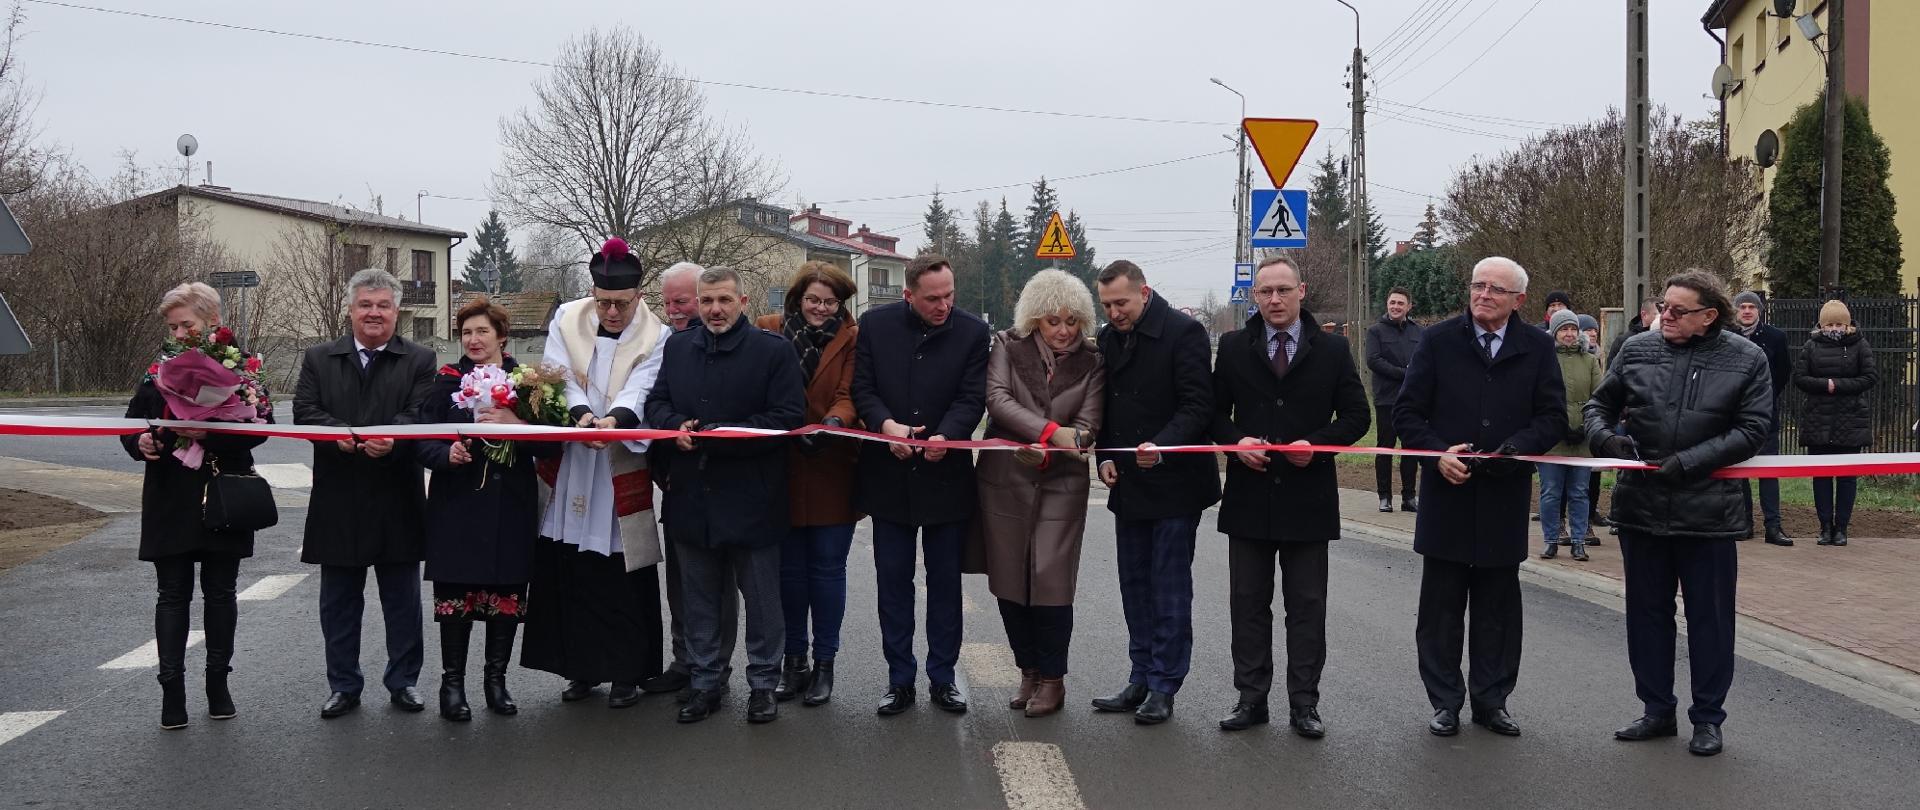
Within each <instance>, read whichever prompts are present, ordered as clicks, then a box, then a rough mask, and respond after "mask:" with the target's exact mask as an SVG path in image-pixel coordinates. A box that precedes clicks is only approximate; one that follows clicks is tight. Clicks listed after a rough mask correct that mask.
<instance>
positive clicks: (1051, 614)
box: [1000, 599, 1073, 678]
mask: <svg viewBox="0 0 1920 810" xmlns="http://www.w3.org/2000/svg"><path fill="white" fill-rule="evenodd" d="M1000 623H1001V624H1003V625H1005V626H1006V628H1007V646H1009V647H1012V648H1013V663H1014V665H1015V666H1018V667H1020V669H1021V670H1023V671H1024V670H1029V669H1031V670H1034V671H1035V672H1037V673H1039V675H1040V677H1042V678H1061V677H1065V676H1066V674H1067V646H1068V645H1069V644H1070V643H1071V642H1072V640H1073V606H1072V605H1023V604H1020V603H1019V602H1009V601H1007V600H1005V599H1002V600H1000Z"/></svg>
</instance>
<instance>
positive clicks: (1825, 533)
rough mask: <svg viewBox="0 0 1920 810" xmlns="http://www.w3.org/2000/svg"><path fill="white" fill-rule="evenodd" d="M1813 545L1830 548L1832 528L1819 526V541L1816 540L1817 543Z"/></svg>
mask: <svg viewBox="0 0 1920 810" xmlns="http://www.w3.org/2000/svg"><path fill="white" fill-rule="evenodd" d="M1814 545H1816V546H1831V545H1833V527H1832V526H1821V527H1820V539H1819V540H1817V541H1815V542H1814Z"/></svg>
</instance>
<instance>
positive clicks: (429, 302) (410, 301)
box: [400, 281, 437, 307]
mask: <svg viewBox="0 0 1920 810" xmlns="http://www.w3.org/2000/svg"><path fill="white" fill-rule="evenodd" d="M434 287H435V285H434V283H433V282H431V281H401V282H400V305H401V306H403V307H430V306H433V305H434V304H435V303H436V298H437V296H436V295H435V290H434Z"/></svg>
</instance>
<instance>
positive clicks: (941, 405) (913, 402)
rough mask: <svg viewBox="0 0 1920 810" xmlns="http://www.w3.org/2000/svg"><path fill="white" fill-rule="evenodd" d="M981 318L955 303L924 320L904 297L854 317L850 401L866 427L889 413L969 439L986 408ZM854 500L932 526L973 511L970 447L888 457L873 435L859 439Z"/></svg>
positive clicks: (930, 431)
mask: <svg viewBox="0 0 1920 810" xmlns="http://www.w3.org/2000/svg"><path fill="white" fill-rule="evenodd" d="M988 340H989V332H988V330H987V324H986V322H985V321H982V320H980V319H979V318H978V317H975V316H974V315H973V314H972V313H969V312H964V311H962V310H960V309H957V308H956V309H954V310H953V314H951V315H950V316H948V317H947V322H946V323H943V324H941V325H939V326H928V325H927V324H926V322H925V321H922V320H921V319H920V316H919V315H916V314H914V311H913V308H912V307H910V306H908V305H907V304H906V302H904V301H903V302H901V303H897V304H888V305H886V306H883V307H874V308H873V309H870V310H868V311H867V314H865V315H862V316H860V337H859V338H858V339H856V340H855V341H854V359H853V407H854V409H855V410H857V411H858V412H859V413H860V421H861V422H863V423H865V424H866V426H867V429H868V430H871V431H873V432H875V433H878V432H880V426H881V425H883V424H885V423H886V421H887V420H889V419H891V420H893V421H895V422H898V423H900V424H902V425H906V426H909V427H925V428H926V431H925V432H924V433H922V434H921V435H920V436H919V438H928V437H930V436H945V437H946V438H949V439H970V438H972V437H973V433H974V431H975V430H977V429H978V428H979V427H980V420H981V418H982V417H984V416H985V415H986V412H987V347H988ZM854 476H855V477H854V495H853V503H854V507H855V508H856V509H858V510H859V511H861V512H865V513H867V514H869V515H872V516H874V517H876V518H879V519H881V520H889V521H893V522H895V523H904V524H908V525H912V526H932V525H936V524H941V523H952V522H954V521H959V520H966V519H967V518H968V517H970V516H972V515H973V511H974V508H975V506H976V505H977V501H976V500H975V497H974V479H973V453H972V451H968V450H949V451H947V454H946V457H945V458H942V459H941V460H939V461H937V462H934V461H928V460H927V459H926V457H925V456H924V455H922V454H919V453H915V454H914V455H913V456H911V457H909V458H908V459H907V460H906V461H901V460H900V459H897V458H894V457H893V452H892V451H891V450H890V449H889V448H888V445H886V444H885V443H882V442H862V443H861V445H860V463H859V464H858V465H857V466H856V467H855V473H854Z"/></svg>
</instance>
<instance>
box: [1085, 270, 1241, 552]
mask: <svg viewBox="0 0 1920 810" xmlns="http://www.w3.org/2000/svg"><path fill="white" fill-rule="evenodd" d="M1099 345H1100V354H1101V355H1102V356H1103V357H1105V358H1106V363H1107V393H1106V415H1105V417H1104V418H1103V420H1102V422H1101V424H1100V446H1101V447H1139V446H1140V445H1141V444H1142V443H1144V442H1152V443H1154V444H1156V445H1160V446H1163V447H1170V446H1175V445H1183V444H1201V443H1203V442H1205V441H1206V439H1207V429H1208V427H1209V426H1210V425H1211V424H1212V422H1213V380H1212V379H1211V375H1210V374H1209V372H1208V368H1209V364H1210V358H1209V357H1208V347H1207V330H1206V327H1204V326H1201V325H1200V322H1199V321H1196V320H1194V319H1192V318H1189V317H1187V315H1186V314H1185V313H1182V312H1180V311H1179V310H1176V309H1174V308H1173V307H1172V305H1170V304H1168V303H1167V302H1166V299H1164V298H1161V297H1160V296H1158V295H1154V296H1152V297H1150V298H1148V299H1147V306H1146V310H1145V311H1144V312H1142V313H1141V315H1140V320H1139V321H1138V322H1136V323H1135V324H1134V327H1133V330H1132V331H1130V332H1122V331H1120V330H1118V329H1115V328H1113V326H1112V325H1108V326H1106V327H1104V328H1102V329H1101V330H1100V337H1099ZM1217 458H1218V457H1217V456H1215V455H1214V454H1212V453H1162V454H1160V463H1159V464H1155V465H1154V466H1152V467H1150V468H1147V469H1145V470H1142V469H1140V466H1139V465H1138V464H1136V463H1134V454H1133V453H1124V452H1116V453H1101V454H1100V462H1101V463H1103V464H1104V463H1106V462H1109V461H1110V462H1113V465H1114V469H1115V471H1116V472H1118V473H1119V476H1120V477H1119V480H1118V481H1116V482H1115V483H1114V485H1113V491H1112V492H1111V493H1109V495H1108V497H1107V510H1108V511H1111V512H1113V514H1114V515H1115V516H1117V517H1119V518H1120V519H1121V520H1162V519H1165V518H1173V517H1181V516H1185V515H1194V514H1198V513H1199V512H1200V511H1202V510H1204V509H1206V508H1207V507H1209V506H1212V505H1214V504H1215V503H1218V502H1219V501H1220V467H1219V466H1218V464H1219V462H1218V461H1217Z"/></svg>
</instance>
